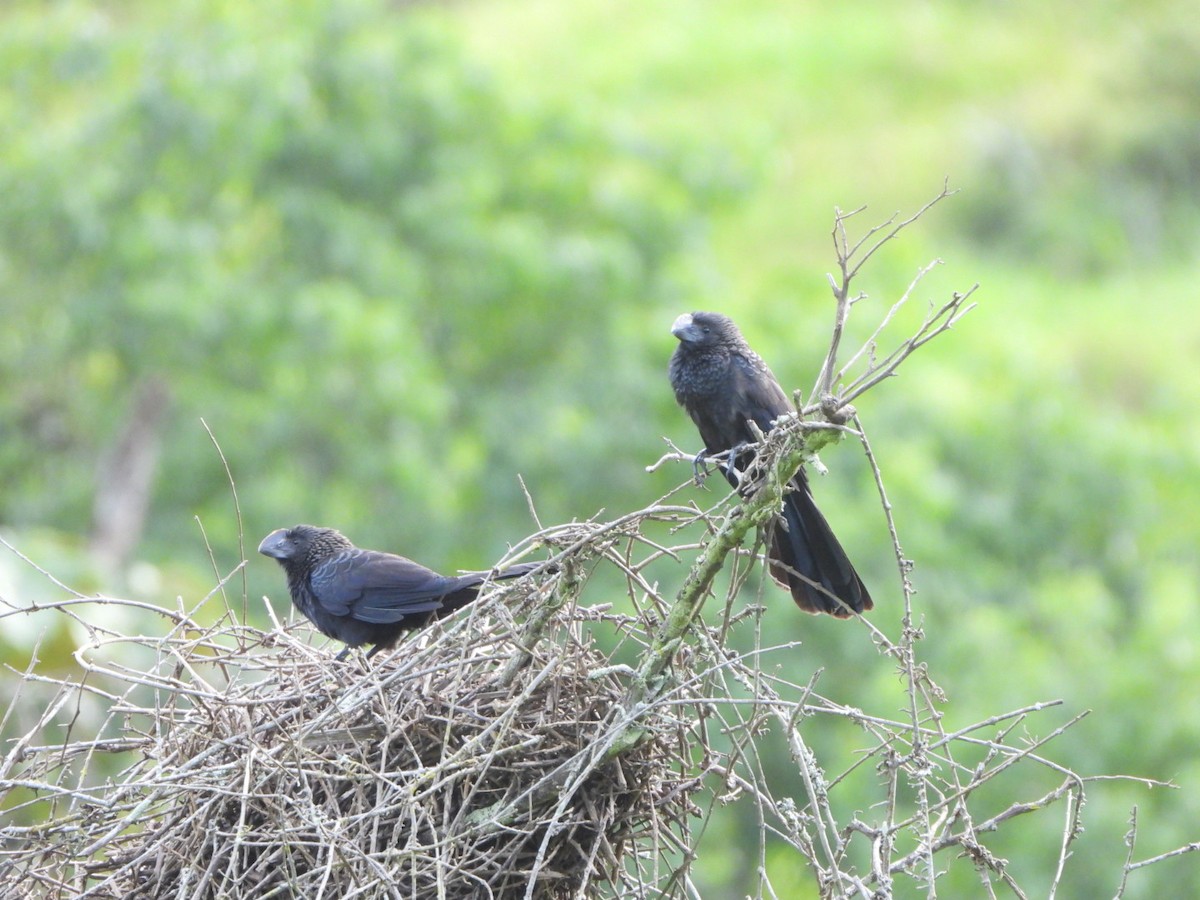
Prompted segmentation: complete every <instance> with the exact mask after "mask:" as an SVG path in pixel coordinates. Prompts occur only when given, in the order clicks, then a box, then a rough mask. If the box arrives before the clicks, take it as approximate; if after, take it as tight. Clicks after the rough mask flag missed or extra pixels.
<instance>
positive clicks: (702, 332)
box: [671, 312, 738, 348]
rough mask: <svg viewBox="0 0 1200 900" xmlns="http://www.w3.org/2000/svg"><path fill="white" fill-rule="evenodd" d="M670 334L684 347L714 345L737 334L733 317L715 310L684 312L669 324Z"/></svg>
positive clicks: (733, 337)
mask: <svg viewBox="0 0 1200 900" xmlns="http://www.w3.org/2000/svg"><path fill="white" fill-rule="evenodd" d="M671 334H673V335H675V337H677V338H678V339H679V343H680V344H682V345H684V346H686V347H697V348H700V347H715V346H717V345H719V344H722V343H725V342H726V341H729V340H730V339H736V338H737V336H738V330H737V326H736V325H734V324H733V319H731V318H729V316H723V315H721V314H720V313H715V312H693V313H684V314H683V315H681V316H680V317H679V318H678V319H676V320H675V322H674V323H673V324H672V325H671Z"/></svg>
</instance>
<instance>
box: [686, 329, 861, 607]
mask: <svg viewBox="0 0 1200 900" xmlns="http://www.w3.org/2000/svg"><path fill="white" fill-rule="evenodd" d="M671 333H672V334H673V335H675V337H676V338H678V339H679V346H678V347H676V348H675V353H674V354H673V355H672V357H671V365H670V370H669V371H670V376H671V387H672V388H674V390H675V399H676V400H677V401H679V404H680V406H682V407H683V408H684V409H686V410H687V412H688V415H689V416H691V417H692V421H693V422H695V423H696V427H697V428H698V429H699V430H700V439H701V440H702V441H704V453H705V454H706V455H712V454H717V453H722V452H725V451H727V450H730V451H733V453H732V454H731V459H730V461H729V463H727V464H725V465H724V466H723V467H722V468H723V470H724V472H725V475H726V478H728V480H729V482H730V484H732V485H733V486H734V487H738V479H739V476H738V474H737V472H736V471H734V470H735V469H736V470H741V471H745V469H746V466H747V465H748V464H749V463H750V462H751V461H752V460H753V454H752V453H750V452H749V451H743V452H739V450H738V448H741V447H742V446H743V445H746V444H752V443H755V441H756V438H755V436H754V433H753V432H752V431H751V430H750V426H749V424H748V423H749V422H753V423H754V424H755V425H757V426H758V428H759V429H760V430H761V431H762V433H764V434H765V433H766V432H768V431H770V430H771V428H772V427H773V425H774V423H775V420H776V419H777V418H779V417H780V416H781V415H784V414H785V413H788V412H792V411H793V410H792V405H791V404H790V403H789V402H788V398H787V395H786V394H785V393H784V392H783V388H782V387H780V386H779V382H778V381H777V380H776V379H775V376H774V375H773V374H771V370H770V369H769V368H767V364H766V363H765V362H763V360H762V357H760V356H759V355H758V354H757V353H755V352H754V351H753V350H751V349H750V345H749V344H747V343H746V339H745V338H743V337H742V333H741V332H740V331H738V328H737V326H736V325H735V324H734V323H733V320H731V319H730V318H729V317H728V316H723V315H721V314H720V313H713V312H696V313H684V314H683V315H681V316H680V317H679V318H677V319H676V320H675V323H674V324H673V325H672V326H671ZM789 488H790V489H789V490H788V491H787V492H786V493H785V494H784V498H783V510H782V522H780V523H778V524H777V526H776V527H775V528H774V529H773V531H772V534H771V537H770V546H769V547H768V553H767V557H768V560H769V562H770V566H769V571H770V573H771V577H772V578H774V579H775V581H776V582H778V583H779V584H780V585H781V586H782V587H785V588H787V589H788V590H789V591H790V592H791V594H792V599H794V600H795V601H796V604H797V605H798V606H799V607H800V608H801V609H803V610H806V611H808V612H812V613H819V612H826V613H831V614H832V615H835V616H841V617H846V616H849V615H850V614H851V611H853V612H857V613H861V612H863V611H864V610H868V609H871V608H872V607H873V606H874V604H873V603H872V602H871V596H870V595H869V594H868V593H867V589H866V587H865V586H864V585H863V583H862V579H861V578H859V577H858V573H857V572H856V571H854V566H852V565H851V564H850V560H849V559H848V558H847V557H846V551H844V550H843V549H842V545H841V544H839V543H838V540H837V538H836V537H835V536H834V534H833V529H831V528H830V527H829V523H828V522H826V521H825V517H824V516H823V515H821V511H820V510H819V509H817V505H816V502H815V501H814V500H813V497H812V493H811V492H810V491H809V488H808V480H807V479H806V478H805V476H804V470H803V469H800V470H799V471H798V472H796V477H795V478H793V479H792V481H791V484H790V485H789Z"/></svg>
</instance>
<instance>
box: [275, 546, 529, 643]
mask: <svg viewBox="0 0 1200 900" xmlns="http://www.w3.org/2000/svg"><path fill="white" fill-rule="evenodd" d="M258 552H259V553H261V554H263V555H264V556H269V557H271V558H272V559H275V560H277V561H278V562H279V564H280V565H281V566H282V567H283V571H284V573H285V574H286V575H287V583H288V591H289V592H290V593H291V595H292V603H294V604H295V606H296V609H298V610H300V612H302V613H304V615H305V616H306V617H308V620H309V621H310V622H312V623H313V625H315V626H316V627H317V630H318V631H320V632H321V633H322V634H325V635H328V636H329V637H331V638H336V639H337V640H339V641H342V642H343V643H345V644H347V647H346V649H345V650H343V651H342V652H341V653H340V654H339V655H338V658H339V659H341V658H344V657H345V655H346V654H347V653H348V652H349V650H350V648H352V647H359V646H361V645H363V644H374V645H375V646H374V647H373V648H372V649H371V651H370V652H369V653H368V654H367V656H368V657H370V656H373V655H374V654H375V653H377V652H379V651H380V650H382V649H384V648H385V647H390V646H391V645H392V644H394V643H395V642H396V641H397V640H398V639H399V637H400V635H401V634H403V633H404V632H405V631H409V630H411V629H413V628H420V627H421V626H422V625H425V624H426V623H427V622H429V621H430V620H431V619H435V618H441V617H442V616H445V615H449V614H450V613H452V612H454V611H455V610H456V609H460V608H462V607H463V606H466V605H467V604H468V603H470V602H471V601H472V600H474V599H475V598H476V596H477V595H478V593H479V588H480V586H482V585H483V584H484V582H485V581H487V580H488V579H489V578H493V579H503V578H517V577H518V576H521V575H524V574H525V573H527V572H530V571H532V570H533V569H536V568H537V567H538V566H539V565H541V564H540V563H521V564H519V565H515V566H512V567H510V568H508V569H505V570H504V571H503V572H498V573H496V574H494V575H493V574H492V573H491V572H471V573H468V574H466V575H455V576H446V575H439V574H438V573H437V572H435V571H433V570H432V569H427V568H425V567H424V566H422V565H420V564H419V563H415V562H413V561H412V560H411V559H406V558H405V557H403V556H397V555H395V554H394V553H382V552H380V551H378V550H361V549H359V548H358V547H355V546H354V544H352V543H350V541H349V540H348V539H347V538H346V537H345V536H344V535H342V534H340V533H339V532H337V531H334V530H333V529H332V528H318V527H317V526H315V525H297V526H295V527H294V528H280V529H278V530H276V531H272V532H271V533H270V534H268V535H267V536H266V537H265V538H264V539H263V542H262V543H261V544H259V546H258Z"/></svg>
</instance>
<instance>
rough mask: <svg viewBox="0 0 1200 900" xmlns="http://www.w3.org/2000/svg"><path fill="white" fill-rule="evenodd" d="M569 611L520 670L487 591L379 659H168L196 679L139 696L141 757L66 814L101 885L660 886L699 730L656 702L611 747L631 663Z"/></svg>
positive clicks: (372, 892)
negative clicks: (617, 748)
mask: <svg viewBox="0 0 1200 900" xmlns="http://www.w3.org/2000/svg"><path fill="white" fill-rule="evenodd" d="M569 615H570V614H569V613H564V614H561V615H560V618H559V620H556V621H555V622H554V623H553V624H552V626H551V629H550V630H551V632H552V633H551V634H549V635H543V636H542V638H541V639H540V640H538V641H536V644H535V646H534V647H533V648H526V649H527V650H528V649H531V652H530V653H529V656H528V661H527V663H526V664H525V665H523V666H521V667H519V668H515V669H514V668H512V667H508V669H509V673H508V676H503V675H502V673H504V672H505V670H506V666H505V664H506V662H507V661H508V660H510V659H511V658H512V657H513V656H514V654H517V653H519V652H520V651H521V648H522V647H524V646H525V644H524V642H523V636H522V635H521V634H520V627H519V626H516V625H514V624H513V622H512V620H511V618H509V617H508V615H507V612H506V611H505V610H503V609H502V608H500V607H498V606H497V605H495V604H485V608H483V609H476V610H472V611H471V613H470V614H469V615H465V616H463V617H461V618H459V619H456V620H454V621H453V622H451V623H448V628H443V627H442V626H440V625H439V626H435V627H434V628H433V629H431V630H430V631H428V632H426V633H424V634H422V635H419V636H417V637H416V638H415V639H413V640H411V641H410V642H409V643H407V644H405V645H402V646H401V647H400V648H399V649H398V650H397V651H395V652H394V653H384V654H381V655H380V656H378V657H376V659H375V660H374V661H373V662H374V664H373V665H371V664H365V663H364V662H362V661H361V659H352V660H350V661H348V662H347V663H344V664H338V663H335V662H334V661H333V660H332V654H331V653H328V651H327V650H325V649H324V648H322V649H319V650H317V649H312V648H309V647H307V646H305V645H303V644H299V643H294V642H285V644H284V646H282V647H280V646H274V647H270V648H267V649H264V648H262V647H261V646H260V647H249V648H245V649H239V650H234V651H227V652H226V654H225V655H224V656H223V657H219V658H217V657H214V656H213V655H211V650H212V649H213V645H212V644H211V643H210V644H208V645H207V646H206V647H205V648H204V649H205V651H206V652H204V653H197V654H195V656H194V657H193V658H192V659H190V660H189V661H188V664H187V665H186V666H179V665H178V664H177V660H175V659H172V658H171V656H170V655H169V654H165V653H164V655H163V656H164V660H165V662H164V664H163V665H162V667H161V668H164V669H165V668H168V667H169V668H170V669H171V670H172V672H173V673H174V674H175V675H176V676H179V675H180V673H181V672H186V673H190V674H188V675H186V676H185V677H183V679H182V680H181V682H180V684H179V687H178V690H177V691H174V692H172V693H171V695H170V696H169V697H164V696H163V695H162V694H161V691H160V692H159V696H157V697H156V699H155V701H154V703H153V705H150V704H147V706H146V707H145V708H144V709H142V710H140V711H139V713H144V714H147V715H149V716H150V717H151V719H152V726H151V730H150V733H151V735H152V739H150V740H148V741H147V742H146V744H145V747H146V749H147V750H148V751H149V752H146V754H145V756H144V757H143V758H142V760H141V761H140V762H138V763H137V764H135V765H134V766H132V767H131V768H129V769H128V770H127V771H126V772H125V773H124V774H123V777H122V778H121V780H120V783H115V784H112V785H110V786H109V787H108V789H107V790H106V792H105V795H106V796H105V797H104V798H103V800H104V802H102V803H100V804H97V805H95V806H92V807H90V808H88V809H86V811H84V810H80V811H79V813H78V814H76V815H75V817H74V821H73V822H71V823H69V824H70V831H71V834H72V835H73V837H72V843H73V845H74V848H73V849H74V851H75V852H79V851H80V850H81V849H84V847H85V845H90V847H88V848H87V849H90V850H91V852H90V853H86V854H85V858H86V859H87V861H86V862H83V863H82V865H83V866H84V867H85V868H86V874H87V878H86V880H87V882H88V884H89V885H90V886H91V887H92V888H94V889H95V890H96V893H95V894H94V895H93V896H107V897H118V896H121V897H125V896H137V897H188V898H208V897H212V898H216V897H222V898H224V897H304V898H315V897H350V896H356V897H400V898H410V897H445V898H458V897H462V898H467V897H470V898H478V897H573V896H579V895H581V894H583V893H585V892H586V893H589V894H590V893H592V891H593V890H594V889H597V888H600V889H602V891H603V892H606V893H613V894H616V895H619V896H652V895H654V891H653V890H652V887H651V886H652V883H653V882H654V881H655V880H656V879H660V878H662V877H663V873H664V871H666V872H669V870H670V867H669V866H668V865H666V864H665V863H664V860H665V858H666V855H667V854H668V853H669V852H670V849H671V844H672V841H673V839H672V838H671V835H672V834H674V835H676V836H682V835H683V833H684V830H685V820H686V818H687V817H688V815H689V814H690V811H691V803H690V800H689V797H690V794H691V791H692V790H693V789H694V788H696V787H697V784H696V782H695V781H694V780H692V779H688V778H687V777H686V772H683V771H681V767H682V765H683V764H682V763H681V761H680V760H679V758H678V753H677V752H676V751H675V745H674V744H673V743H672V739H673V737H674V739H675V740H678V737H679V734H680V730H681V729H682V730H686V729H687V725H686V724H685V723H684V722H683V721H682V720H675V719H674V718H673V716H674V715H675V713H673V712H672V710H673V707H672V706H671V705H670V704H664V705H662V706H661V707H658V708H656V709H655V710H654V711H652V713H651V719H650V720H648V721H647V720H643V721H642V723H641V728H640V730H639V731H638V732H637V733H638V734H639V735H640V736H641V737H642V739H641V740H640V741H638V742H634V743H633V745H632V746H623V747H622V749H621V752H614V751H613V749H612V748H611V744H612V743H613V741H614V735H616V734H617V733H618V732H619V731H620V729H616V728H615V726H616V725H618V724H619V723H621V722H622V721H623V716H624V712H623V709H622V701H623V697H624V695H625V690H626V689H625V685H623V684H622V682H621V681H620V680H619V677H618V674H614V673H619V668H620V667H616V668H615V669H614V670H613V671H612V672H609V673H607V674H605V673H603V672H600V674H599V675H598V676H594V674H593V673H597V672H598V671H599V670H601V669H602V668H603V667H605V666H607V665H609V663H610V660H608V659H607V658H606V657H605V655H604V654H603V653H601V652H600V651H599V650H597V649H596V648H595V647H594V646H593V645H592V644H591V643H590V641H589V640H588V639H585V638H584V636H583V631H582V630H581V629H580V628H578V627H577V626H578V625H579V623H578V622H573V621H566V620H565V619H566V618H568V617H569ZM143 640H144V639H143ZM215 672H225V673H229V672H233V673H234V674H233V676H232V677H231V679H230V681H229V682H228V683H227V684H225V685H224V686H223V687H220V688H217V687H214V686H213V683H214V681H215V680H216V679H215V678H214V677H213V676H214V673H215ZM164 700H165V701H166V702H164ZM643 712H644V711H643ZM134 718H137V717H136V716H135V717H134ZM128 721H130V723H131V726H132V727H133V728H134V729H135V730H136V729H137V728H138V727H140V726H137V725H134V723H133V719H129V720H128ZM628 734H629V732H628V730H626V731H625V737H626V739H627V738H628ZM60 824H62V823H60ZM601 886H604V887H603V888H602V887H601Z"/></svg>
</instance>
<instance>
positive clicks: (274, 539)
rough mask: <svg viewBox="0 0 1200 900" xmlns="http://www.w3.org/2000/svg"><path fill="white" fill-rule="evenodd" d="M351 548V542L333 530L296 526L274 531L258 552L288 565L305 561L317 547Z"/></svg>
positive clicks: (266, 538)
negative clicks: (294, 561) (297, 561)
mask: <svg viewBox="0 0 1200 900" xmlns="http://www.w3.org/2000/svg"><path fill="white" fill-rule="evenodd" d="M350 546H352V545H351V543H350V541H348V540H347V539H346V538H345V537H344V536H342V535H341V534H339V533H338V532H336V531H334V530H333V529H332V528H319V527H317V526H316V525H296V526H293V527H292V528H277V529H275V530H274V531H272V532H271V533H270V534H268V535H267V536H266V537H265V538H263V541H262V543H261V544H259V545H258V552H259V553H261V554H262V555H263V556H269V557H271V558H272V559H277V560H279V562H281V563H287V562H290V561H293V560H302V559H304V558H305V557H307V556H308V555H309V553H311V552H312V550H313V549H314V548H316V547H321V548H325V547H329V548H333V549H337V548H341V547H350Z"/></svg>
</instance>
